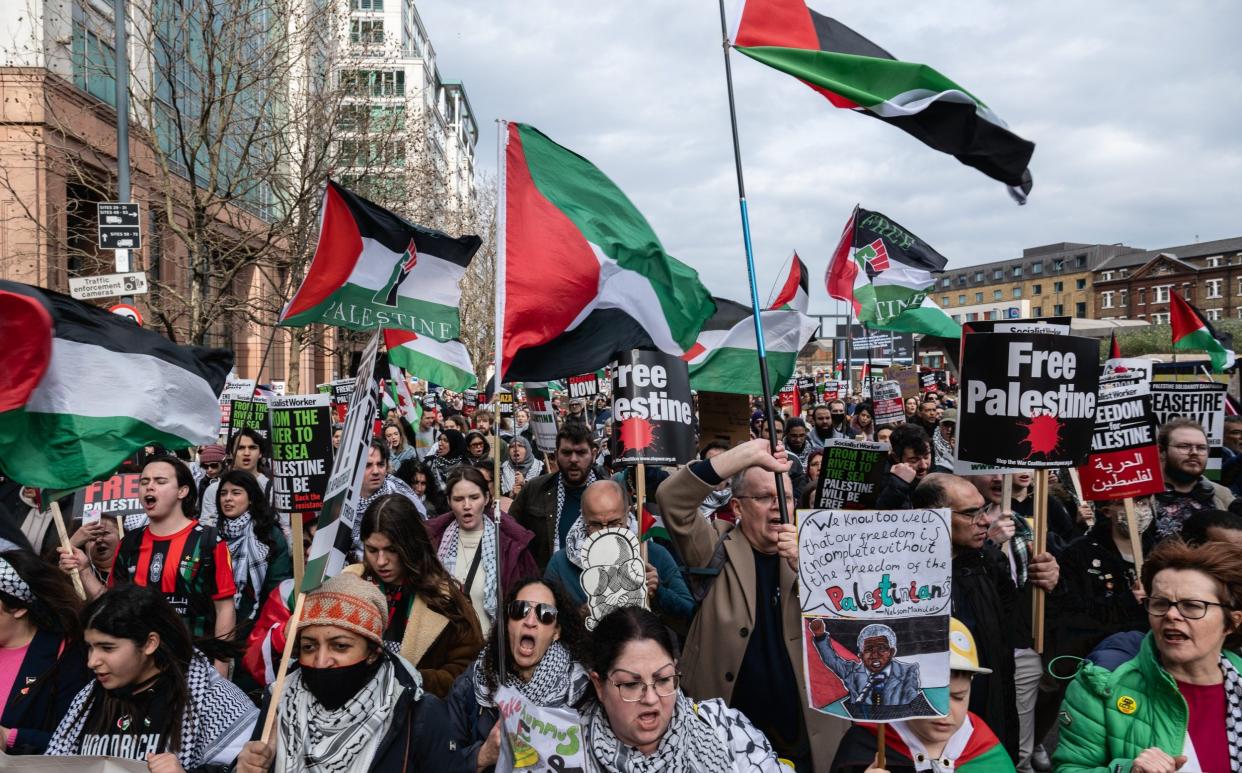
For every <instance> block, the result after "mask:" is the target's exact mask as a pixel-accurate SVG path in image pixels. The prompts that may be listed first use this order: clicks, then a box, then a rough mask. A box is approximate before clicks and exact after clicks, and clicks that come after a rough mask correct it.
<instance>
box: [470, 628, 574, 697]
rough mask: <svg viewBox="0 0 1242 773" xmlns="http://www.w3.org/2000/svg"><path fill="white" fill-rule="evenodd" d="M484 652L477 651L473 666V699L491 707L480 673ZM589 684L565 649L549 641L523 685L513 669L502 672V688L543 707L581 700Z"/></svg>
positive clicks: (482, 676)
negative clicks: (507, 688) (510, 688)
mask: <svg viewBox="0 0 1242 773" xmlns="http://www.w3.org/2000/svg"><path fill="white" fill-rule="evenodd" d="M486 653H487V650H486V649H485V650H484V651H483V652H480V653H479V658H478V660H476V661H475V664H474V697H475V698H476V699H477V700H478V702H479V705H480V706H488V707H491V706H495V705H496V702H495V700H493V698H492V692H491V690H489V689H488V688H487V680H486V678H485V674H484V665H483V662H484V658H485V657H486ZM589 684H590V680H589V679H588V678H587V673H586V670H585V669H583V668H582V666H581V665H579V664H578V663H577V662H576V661H574V659H573V656H572V655H570V654H569V650H568V649H566V648H565V645H564V644H561V643H560V642H559V641H554V642H552V646H550V647H548V651H547V652H545V653H543V658H541V659H540V660H539V665H537V666H535V673H533V674H531V677H530V681H529V682H523V681H522V679H521V677H519V676H518V675H517V672H516V671H515V669H513V668H509V669H506V671H505V686H507V687H512V688H513V689H515V690H517V691H518V692H520V693H521V694H522V695H523V696H524V697H525V698H526V699H527V700H529V701H531V702H532V703H534V704H535V705H537V706H543V707H545V708H558V707H560V706H568V705H572V704H573V703H575V702H577V700H578V698H580V697H582V694H583V693H585V692H586V689H587V686H588V685H589Z"/></svg>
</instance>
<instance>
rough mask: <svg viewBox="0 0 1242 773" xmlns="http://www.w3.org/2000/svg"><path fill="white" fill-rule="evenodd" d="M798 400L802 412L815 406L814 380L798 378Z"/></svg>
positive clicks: (803, 377)
mask: <svg viewBox="0 0 1242 773" xmlns="http://www.w3.org/2000/svg"><path fill="white" fill-rule="evenodd" d="M798 399H799V400H800V401H801V403H802V409H803V410H806V409H807V408H810V407H811V406H812V405H815V379H814V378H812V377H811V376H798Z"/></svg>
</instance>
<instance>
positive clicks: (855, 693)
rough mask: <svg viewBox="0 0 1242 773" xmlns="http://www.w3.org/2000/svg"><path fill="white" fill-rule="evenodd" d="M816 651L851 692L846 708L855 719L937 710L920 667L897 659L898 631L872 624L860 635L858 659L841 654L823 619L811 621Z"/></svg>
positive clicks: (886, 717)
mask: <svg viewBox="0 0 1242 773" xmlns="http://www.w3.org/2000/svg"><path fill="white" fill-rule="evenodd" d="M810 630H811V636H812V638H813V641H814V644H815V650H816V651H817V652H818V653H819V657H820V659H821V660H822V661H823V662H824V665H825V666H827V667H828V669H829V670H830V671H832V672H833V673H834V674H836V675H837V677H838V678H839V679H840V680H841V682H842V683H843V684H844V685H845V689H846V690H848V691H849V695H848V696H847V697H846V699H845V709H846V710H847V711H848V712H849V713H850V716H851V717H853V718H854V719H891V718H902V717H905V716H908V715H910V713H911V712H912V711H924V712H925V713H927V714H929V715H934V714H937V713H939V712H937V711H936V710H935V709H933V708H932V707H931V705H930V704H929V703H928V702H927V698H926V696H924V695H923V691H922V688H921V687H920V685H919V666H918V664H917V663H905V662H902V661H900V660H895V659H894V657H893V656H894V655H896V654H897V634H896V633H895V632H894V631H893V629H892V628H890V627H888V626H887V625H884V624H882V623H872V624H871V625H868V626H866V627H865V628H863V629H862V631H860V632H859V634H858V641H857V645H858V646H857V652H858V658H859V659H858V660H850V659H848V658H845V657H842V656H841V655H839V654H838V653H837V652H836V650H835V649H833V646H832V640H831V638H830V637H829V635H828V631H827V629H826V627H825V626H824V622H823V621H822V620H811V622H810Z"/></svg>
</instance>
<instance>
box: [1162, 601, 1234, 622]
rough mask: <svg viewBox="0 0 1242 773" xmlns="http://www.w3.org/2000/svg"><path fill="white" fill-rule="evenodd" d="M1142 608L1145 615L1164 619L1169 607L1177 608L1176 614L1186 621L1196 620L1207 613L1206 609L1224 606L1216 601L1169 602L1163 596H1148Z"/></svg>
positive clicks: (1222, 607)
mask: <svg viewBox="0 0 1242 773" xmlns="http://www.w3.org/2000/svg"><path fill="white" fill-rule="evenodd" d="M1143 606H1144V607H1145V608H1146V609H1147V614H1149V615H1154V616H1156V617H1164V616H1165V615H1167V614H1169V609H1170V608H1171V607H1177V613H1178V614H1179V615H1181V616H1182V617H1184V618H1186V619H1187V620H1198V619H1199V618H1201V617H1203V616H1204V615H1206V614H1207V613H1208V607H1220V608H1221V609H1224V608H1225V605H1224V604H1221V603H1219V602H1216V601H1200V600H1199V599H1179V600H1177V601H1170V600H1169V599H1166V598H1164V597H1163V596H1148V597H1147V598H1145V599H1143Z"/></svg>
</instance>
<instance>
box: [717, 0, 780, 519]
mask: <svg viewBox="0 0 1242 773" xmlns="http://www.w3.org/2000/svg"><path fill="white" fill-rule="evenodd" d="M718 3H719V5H720V34H721V36H722V41H721V46H722V53H723V54H724V69H725V85H726V86H727V89H728V92H729V126H730V128H731V129H732V131H733V166H734V168H735V169H736V170H737V202H738V209H739V211H740V212H741V216H742V243H743V244H744V245H745V248H746V274H747V276H748V278H749V280H750V306H751V312H752V316H753V318H754V320H755V351H756V352H757V353H758V355H759V383H760V385H761V386H762V388H763V415H764V418H765V419H766V420H767V423H768V443H770V444H771V447H772V450H773V452H775V450H776V425H775V423H774V420H773V417H772V385H771V384H770V383H769V378H768V353H767V347H766V346H765V345H764V341H763V321H762V320H761V319H760V318H759V314H760V311H761V310H760V308H759V288H758V286H757V284H756V283H755V254H754V250H753V249H752V248H751V243H750V216H749V215H748V214H747V210H746V183H745V181H744V180H743V177H742V146H741V144H740V143H739V141H738V137H737V106H736V104H735V103H734V99H733V68H732V66H731V65H730V63H729V48H730V47H731V46H730V43H729V23H728V21H726V19H725V7H724V0H718ZM776 503H777V506H778V507H780V513H781V523H789V506H788V504H787V503H786V502H785V483H784V481H783V480H782V479H781V476H780V474H779V473H777V474H776Z"/></svg>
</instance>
